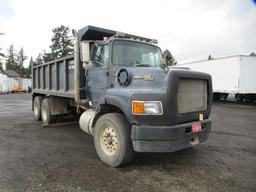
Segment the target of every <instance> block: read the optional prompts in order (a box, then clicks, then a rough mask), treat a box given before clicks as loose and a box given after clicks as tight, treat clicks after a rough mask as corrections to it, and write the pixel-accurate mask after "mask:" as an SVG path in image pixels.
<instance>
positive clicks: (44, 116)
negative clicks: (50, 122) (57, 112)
mask: <svg viewBox="0 0 256 192" xmlns="http://www.w3.org/2000/svg"><path fill="white" fill-rule="evenodd" d="M41 115H42V121H43V122H46V120H47V113H46V110H45V108H44V107H42V114H41Z"/></svg>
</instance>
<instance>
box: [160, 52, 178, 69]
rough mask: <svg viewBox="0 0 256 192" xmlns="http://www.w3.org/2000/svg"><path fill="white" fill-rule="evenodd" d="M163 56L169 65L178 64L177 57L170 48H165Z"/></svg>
mask: <svg viewBox="0 0 256 192" xmlns="http://www.w3.org/2000/svg"><path fill="white" fill-rule="evenodd" d="M163 56H164V58H165V60H166V63H167V65H169V66H171V65H176V64H177V61H175V58H174V57H173V55H172V54H171V52H170V51H169V50H168V49H166V50H164V53H163Z"/></svg>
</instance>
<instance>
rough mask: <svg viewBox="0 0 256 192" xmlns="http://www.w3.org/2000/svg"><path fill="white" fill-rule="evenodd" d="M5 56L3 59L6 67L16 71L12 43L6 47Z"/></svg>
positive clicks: (15, 57)
mask: <svg viewBox="0 0 256 192" xmlns="http://www.w3.org/2000/svg"><path fill="white" fill-rule="evenodd" d="M5 58H6V60H5V66H6V69H10V70H14V71H17V70H18V62H17V53H16V51H15V49H14V48H13V45H10V48H9V49H7V54H6V57H5Z"/></svg>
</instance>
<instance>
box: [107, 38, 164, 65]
mask: <svg viewBox="0 0 256 192" xmlns="http://www.w3.org/2000/svg"><path fill="white" fill-rule="evenodd" d="M112 58H113V60H112V62H113V64H114V65H134V66H146V67H157V66H159V63H160V59H161V51H160V49H159V48H158V47H156V46H153V45H148V44H146V43H139V42H133V41H118V40H116V41H114V42H113V57H112Z"/></svg>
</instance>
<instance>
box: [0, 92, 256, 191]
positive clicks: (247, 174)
mask: <svg viewBox="0 0 256 192" xmlns="http://www.w3.org/2000/svg"><path fill="white" fill-rule="evenodd" d="M211 119H212V120H213V125H212V132H211V134H210V138H209V140H208V141H207V142H206V143H204V144H202V145H198V146H195V147H193V148H189V149H186V150H182V151H178V152H174V153H138V154H136V157H135V159H134V161H132V162H131V163H130V164H129V165H127V166H125V167H123V168H110V167H108V166H107V165H105V164H103V163H102V162H101V161H100V160H99V159H98V157H97V154H96V151H95V148H94V144H93V138H92V137H91V136H89V135H87V134H85V133H84V132H82V131H81V130H80V128H79V127H78V125H69V126H61V127H50V128H41V126H40V122H37V121H35V120H34V117H33V113H32V111H31V95H30V94H9V95H0V191H1V192H12V191H17V192H20V191H31V192H32V191H33V192H34V191H40V192H41V191H42V192H44V191H75V192H80V191H99V192H102V191H111V192H115V191H118V192H119V191H143V192H145V191H158V192H161V191H214V192H216V191H232V192H233V191H239V192H240V191H242V192H246V191H256V106H255V105H250V104H247V105H244V104H241V103H240V104H236V103H234V102H228V103H226V102H218V103H214V104H213V108H212V113H211Z"/></svg>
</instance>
